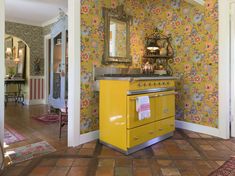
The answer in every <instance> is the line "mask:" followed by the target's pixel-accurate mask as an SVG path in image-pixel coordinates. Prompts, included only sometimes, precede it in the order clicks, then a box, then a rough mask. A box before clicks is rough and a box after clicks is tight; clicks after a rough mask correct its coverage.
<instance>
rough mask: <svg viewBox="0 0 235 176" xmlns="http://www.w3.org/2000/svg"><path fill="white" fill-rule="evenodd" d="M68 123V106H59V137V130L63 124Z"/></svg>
mask: <svg viewBox="0 0 235 176" xmlns="http://www.w3.org/2000/svg"><path fill="white" fill-rule="evenodd" d="M67 124H68V107H67V106H66V108H63V109H62V108H61V109H60V111H59V128H60V132H59V138H61V130H62V128H63V126H65V125H67Z"/></svg>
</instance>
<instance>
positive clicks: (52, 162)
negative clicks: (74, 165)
mask: <svg viewBox="0 0 235 176" xmlns="http://www.w3.org/2000/svg"><path fill="white" fill-rule="evenodd" d="M57 161H58V159H54V158H45V159H43V160H42V161H41V162H40V164H39V165H40V166H55V165H56V162H57Z"/></svg>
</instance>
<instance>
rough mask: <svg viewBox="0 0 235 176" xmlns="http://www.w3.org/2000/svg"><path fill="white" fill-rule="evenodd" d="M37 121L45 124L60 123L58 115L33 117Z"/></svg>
mask: <svg viewBox="0 0 235 176" xmlns="http://www.w3.org/2000/svg"><path fill="white" fill-rule="evenodd" d="M33 118H34V119H35V120H38V121H41V122H45V123H55V122H58V121H59V118H60V117H59V115H58V114H43V115H39V116H34V117H33Z"/></svg>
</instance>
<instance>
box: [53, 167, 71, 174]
mask: <svg viewBox="0 0 235 176" xmlns="http://www.w3.org/2000/svg"><path fill="white" fill-rule="evenodd" d="M69 169H70V167H54V168H53V169H52V170H51V172H50V173H49V174H48V176H66V174H67V173H68V171H69Z"/></svg>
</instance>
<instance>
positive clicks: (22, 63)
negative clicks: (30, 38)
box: [16, 41, 27, 78]
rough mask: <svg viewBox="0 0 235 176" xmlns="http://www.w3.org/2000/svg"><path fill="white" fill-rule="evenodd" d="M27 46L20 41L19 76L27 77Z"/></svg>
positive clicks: (17, 71)
mask: <svg viewBox="0 0 235 176" xmlns="http://www.w3.org/2000/svg"><path fill="white" fill-rule="evenodd" d="M26 50H27V46H26V45H25V43H24V42H23V41H19V42H18V58H19V61H18V63H17V70H16V75H17V76H18V77H22V78H25V76H26V55H27V51H26Z"/></svg>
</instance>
